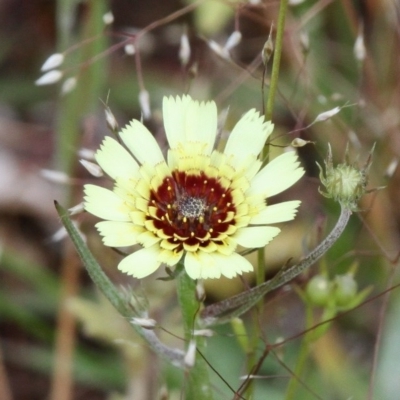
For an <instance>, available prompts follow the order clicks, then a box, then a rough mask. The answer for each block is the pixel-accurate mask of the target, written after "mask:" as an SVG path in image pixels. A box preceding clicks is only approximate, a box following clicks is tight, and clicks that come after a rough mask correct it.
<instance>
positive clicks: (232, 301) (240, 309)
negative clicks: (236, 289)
mask: <svg viewBox="0 0 400 400" xmlns="http://www.w3.org/2000/svg"><path fill="white" fill-rule="evenodd" d="M351 213H352V211H351V210H350V209H348V208H346V207H344V206H343V205H341V213H340V217H339V219H338V221H337V223H336V225H335V227H334V228H333V229H332V231H331V232H330V233H329V235H328V236H327V237H326V238H325V240H324V241H322V242H321V243H320V244H319V245H318V246H317V247H316V248H315V249H314V250H313V251H311V253H309V254H308V256H307V257H306V258H304V259H303V260H302V261H300V262H299V263H298V264H296V265H294V266H292V267H290V268H288V269H284V270H282V271H280V272H279V273H278V274H277V275H276V276H275V277H274V278H272V279H271V280H269V281H267V282H265V283H263V284H262V285H259V286H256V287H254V288H252V289H250V290H248V291H246V292H244V293H241V294H238V295H237V296H233V297H231V298H229V299H226V300H223V301H220V302H218V303H215V304H212V305H210V306H208V307H206V308H205V309H204V310H203V311H202V313H201V317H202V319H203V323H204V325H206V326H208V325H214V324H220V323H225V322H227V321H229V320H230V319H231V318H233V317H237V316H239V315H241V314H243V313H244V312H246V311H247V310H249V309H250V308H251V307H253V306H254V305H255V304H256V303H257V302H258V301H259V300H260V298H262V297H263V296H265V294H267V293H268V292H270V291H271V290H274V289H276V288H278V287H280V286H282V285H284V284H285V283H287V282H289V281H291V280H292V279H293V278H294V277H296V276H298V275H299V274H301V273H302V272H303V271H304V270H305V269H307V268H308V267H310V266H312V265H313V264H314V263H315V262H316V261H317V260H318V259H319V258H321V256H322V255H323V254H325V253H326V252H327V251H328V250H329V249H330V248H331V247H332V245H333V244H334V243H335V242H336V240H337V239H338V238H339V237H340V235H341V234H342V233H343V231H344V229H345V227H346V225H347V223H348V221H349V218H350V215H351ZM232 310H233V311H232Z"/></svg>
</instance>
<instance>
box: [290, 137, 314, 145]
mask: <svg viewBox="0 0 400 400" xmlns="http://www.w3.org/2000/svg"><path fill="white" fill-rule="evenodd" d="M308 143H314V142H312V141H311V140H304V139H301V138H296V139H293V140H292V143H290V145H291V146H292V147H303V146H305V145H306V144H308Z"/></svg>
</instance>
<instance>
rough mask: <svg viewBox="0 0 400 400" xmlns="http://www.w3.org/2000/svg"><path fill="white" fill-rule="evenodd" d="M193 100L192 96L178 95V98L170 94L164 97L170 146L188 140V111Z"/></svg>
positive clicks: (166, 127) (174, 146)
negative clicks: (186, 130)
mask: <svg viewBox="0 0 400 400" xmlns="http://www.w3.org/2000/svg"><path fill="white" fill-rule="evenodd" d="M192 101H193V100H192V98H191V97H190V96H182V97H179V96H177V97H176V98H174V97H172V96H170V97H164V99H163V120H164V128H165V134H166V136H167V140H168V143H169V147H171V148H172V149H175V148H177V147H178V144H179V143H184V142H185V141H186V133H185V129H186V113H187V108H188V106H189V103H190V102H192Z"/></svg>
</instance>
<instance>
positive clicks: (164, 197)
mask: <svg viewBox="0 0 400 400" xmlns="http://www.w3.org/2000/svg"><path fill="white" fill-rule="evenodd" d="M149 206H152V207H155V208H156V218H154V217H152V216H148V217H147V219H148V220H153V223H154V226H155V228H156V229H157V230H161V231H162V233H163V235H165V236H167V237H168V239H167V240H168V241H170V242H171V243H174V244H176V243H177V242H180V244H179V246H178V247H177V250H178V251H180V250H181V249H182V248H183V243H187V244H188V245H190V246H196V245H197V244H198V245H199V246H203V247H206V246H207V245H208V244H209V243H210V241H214V242H216V243H222V240H223V239H224V238H225V237H226V236H227V234H226V232H227V231H228V229H229V226H230V225H234V224H235V220H234V216H235V212H236V208H235V206H234V204H233V199H232V194H231V189H229V188H228V189H227V188H224V187H223V186H222V185H221V183H220V182H219V181H218V179H216V178H210V177H208V176H207V175H206V174H205V173H204V172H202V173H200V174H197V175H193V174H188V173H185V172H179V171H174V172H173V173H172V176H171V177H167V178H165V179H164V181H163V182H162V184H161V185H160V186H159V187H158V189H157V190H152V191H151V193H150V202H149ZM160 234H161V233H160Z"/></svg>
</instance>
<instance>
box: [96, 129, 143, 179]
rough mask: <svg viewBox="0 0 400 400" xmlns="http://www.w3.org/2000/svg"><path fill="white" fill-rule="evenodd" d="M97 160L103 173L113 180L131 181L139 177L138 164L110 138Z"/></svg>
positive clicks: (104, 144) (106, 140) (105, 142)
mask: <svg viewBox="0 0 400 400" xmlns="http://www.w3.org/2000/svg"><path fill="white" fill-rule="evenodd" d="M95 158H96V161H97V162H98V164H99V165H100V167H101V168H102V169H103V171H104V172H105V173H106V174H108V175H109V176H110V177H111V178H113V179H116V178H123V179H130V178H133V177H135V176H137V173H138V170H139V165H138V163H137V162H136V161H135V160H134V159H133V157H132V156H131V155H130V154H129V152H128V151H127V150H126V149H125V148H124V147H122V146H121V145H120V144H119V143H118V142H117V141H116V140H115V139H113V138H112V137H110V136H107V137H106V138H105V139H104V141H103V143H102V145H101V147H100V150H98V151H97V152H96V155H95Z"/></svg>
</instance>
